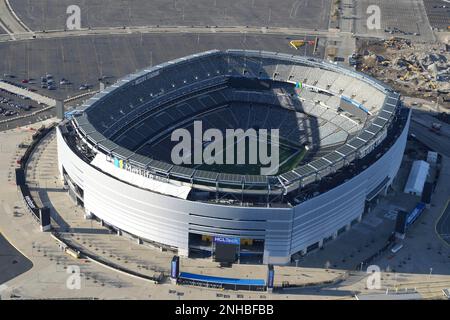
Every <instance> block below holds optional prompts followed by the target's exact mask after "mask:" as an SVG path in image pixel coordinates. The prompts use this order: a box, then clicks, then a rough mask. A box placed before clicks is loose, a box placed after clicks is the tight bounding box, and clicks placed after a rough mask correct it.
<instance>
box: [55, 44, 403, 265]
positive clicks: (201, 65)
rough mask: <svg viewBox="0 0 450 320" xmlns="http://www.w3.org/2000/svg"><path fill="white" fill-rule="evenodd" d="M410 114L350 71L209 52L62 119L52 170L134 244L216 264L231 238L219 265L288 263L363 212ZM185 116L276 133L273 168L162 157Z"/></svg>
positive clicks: (397, 158) (125, 82) (156, 69)
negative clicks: (224, 259) (226, 262)
mask: <svg viewBox="0 0 450 320" xmlns="http://www.w3.org/2000/svg"><path fill="white" fill-rule="evenodd" d="M409 121H410V113H409V111H408V110H407V109H405V108H403V107H402V103H401V100H400V96H399V94H398V93H396V92H394V91H393V90H392V89H390V88H389V87H388V86H386V85H385V84H383V83H380V82H379V81H377V80H375V79H372V78H370V77H368V76H366V75H363V74H361V73H358V72H356V71H354V70H351V69H347V68H345V67H342V66H339V65H335V64H332V63H328V62H325V61H322V60H319V59H315V58H308V57H300V56H293V55H289V54H282V53H273V52H264V51H251V50H226V51H218V50H212V51H207V52H203V53H199V54H194V55H191V56H187V57H184V58H180V59H176V60H173V61H169V62H166V63H163V64H160V65H157V66H153V67H149V68H147V69H144V70H142V71H139V72H137V73H135V74H131V75H129V76H127V77H125V78H122V79H121V80H119V81H118V82H117V83H115V84H113V85H111V86H109V87H106V88H104V89H102V90H101V91H100V93H98V94H97V95H95V96H94V97H92V98H91V99H89V100H87V101H86V102H85V103H84V104H83V106H82V107H81V108H79V109H78V110H77V111H76V112H72V113H71V114H70V115H67V119H66V120H64V121H63V122H62V123H61V124H60V125H59V126H58V128H57V142H58V163H59V172H60V175H61V179H62V180H63V181H64V185H65V187H66V189H67V190H68V193H69V195H70V197H71V198H72V199H73V200H74V201H76V202H77V203H78V204H79V205H80V206H82V207H84V210H85V216H86V218H96V219H98V220H100V221H101V222H102V223H104V224H105V225H107V226H110V227H111V228H113V229H115V230H117V231H118V232H120V233H126V234H128V235H130V236H132V237H135V238H136V239H138V241H139V242H140V243H142V242H145V243H150V244H152V245H154V246H157V247H160V248H162V249H164V250H173V251H174V252H177V254H179V255H181V256H189V257H213V258H215V259H216V260H218V261H220V259H219V257H217V254H216V252H215V251H216V248H217V247H218V246H220V245H221V244H229V245H230V246H231V252H232V259H231V261H230V262H234V261H235V260H239V261H241V262H245V261H248V262H262V263H264V264H287V263H289V262H291V261H292V260H295V259H296V258H297V257H299V256H301V255H305V254H307V252H308V251H311V250H314V249H316V248H319V247H322V246H323V245H324V243H326V242H327V241H330V240H332V239H334V238H336V237H337V236H338V235H339V234H340V233H342V232H344V231H345V230H347V229H349V228H350V227H351V225H352V224H354V223H357V222H358V221H361V219H362V217H363V215H364V214H365V213H367V212H368V211H370V208H371V207H372V206H373V204H374V203H375V202H376V201H377V197H378V196H379V195H382V194H385V193H386V192H387V191H388V188H389V187H390V185H391V184H392V182H393V179H394V178H395V176H396V174H397V171H398V169H399V167H400V164H401V160H402V156H403V152H404V149H405V145H406V140H407V135H408V127H409ZM196 122H201V123H202V126H203V128H202V129H203V130H208V129H218V130H219V131H221V132H225V131H226V130H227V129H230V128H231V129H237V128H240V129H243V130H247V132H257V131H258V130H261V129H263V130H267V131H269V130H272V129H279V141H278V142H277V143H276V147H278V148H279V161H278V167H277V170H276V171H274V172H272V173H269V174H265V175H263V174H261V172H262V171H261V168H262V167H264V164H262V163H259V162H258V163H253V164H236V165H230V164H228V163H227V164H212V165H211V164H208V165H206V164H203V165H198V164H175V163H173V161H172V157H171V152H172V150H173V148H174V146H175V145H176V143H175V141H173V139H172V137H171V134H172V133H173V131H174V130H176V129H179V128H183V129H185V130H186V131H187V132H191V133H192V135H193V136H195V131H196V129H195V123H196ZM248 130H250V131H248ZM251 130H254V131H251ZM268 140H270V142H271V143H273V141H274V140H273V139H272V137H270V139H268ZM200 143H202V142H200ZM194 144H195V141H194ZM205 146H206V144H203V147H205ZM270 147H273V145H272V146H270ZM269 149H270V148H269ZM227 152H229V150H228V151H227ZM245 158H248V154H246V155H245ZM228 259H229V257H228Z"/></svg>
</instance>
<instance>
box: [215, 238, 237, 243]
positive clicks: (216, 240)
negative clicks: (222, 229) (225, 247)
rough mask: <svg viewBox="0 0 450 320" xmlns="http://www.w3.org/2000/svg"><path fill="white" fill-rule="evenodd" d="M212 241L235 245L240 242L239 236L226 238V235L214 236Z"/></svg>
mask: <svg viewBox="0 0 450 320" xmlns="http://www.w3.org/2000/svg"><path fill="white" fill-rule="evenodd" d="M214 242H215V243H223V244H235V245H239V244H240V243H241V242H240V239H239V238H227V237H214Z"/></svg>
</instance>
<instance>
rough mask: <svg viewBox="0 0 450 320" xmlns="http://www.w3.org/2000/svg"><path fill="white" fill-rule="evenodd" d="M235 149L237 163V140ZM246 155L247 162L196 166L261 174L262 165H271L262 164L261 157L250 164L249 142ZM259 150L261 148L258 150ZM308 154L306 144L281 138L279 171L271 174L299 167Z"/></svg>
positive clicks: (235, 172)
mask: <svg viewBox="0 0 450 320" xmlns="http://www.w3.org/2000/svg"><path fill="white" fill-rule="evenodd" d="M233 147H234V148H235V150H234V158H235V161H234V163H237V142H236V143H235V144H234V146H233ZM271 147H272V145H271V144H270V145H268V150H269V152H270V150H271ZM245 150H246V155H245V164H232V165H230V164H211V165H207V164H202V165H197V166H194V167H195V168H196V169H200V170H207V171H214V172H223V173H231V174H242V175H246V174H249V175H260V174H261V168H262V167H269V166H270V165H262V164H261V163H260V162H259V158H258V161H257V163H256V164H249V162H250V161H249V155H248V150H249V148H248V143H247V144H246V148H245ZM226 152H227V149H225V150H224V154H223V155H222V156H223V159H224V162H225V159H226ZM258 152H259V150H258ZM306 154H307V150H306V148H305V147H304V146H298V145H294V144H293V143H291V142H289V141H286V140H282V139H281V138H280V142H279V166H278V171H273V172H271V173H270V175H279V174H282V173H284V172H287V171H290V170H292V169H293V168H295V167H297V166H298V165H299V164H300V163H301V161H302V160H303V159H304V158H305V156H306Z"/></svg>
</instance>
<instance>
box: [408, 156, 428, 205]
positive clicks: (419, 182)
mask: <svg viewBox="0 0 450 320" xmlns="http://www.w3.org/2000/svg"><path fill="white" fill-rule="evenodd" d="M429 170H430V164H429V163H428V162H426V161H423V160H417V161H414V162H413V165H412V168H411V172H410V173H409V177H408V181H407V182H406V186H405V190H404V192H405V193H409V194H414V195H416V196H421V195H422V191H423V187H424V185H425V182H426V181H427V176H428V171H429Z"/></svg>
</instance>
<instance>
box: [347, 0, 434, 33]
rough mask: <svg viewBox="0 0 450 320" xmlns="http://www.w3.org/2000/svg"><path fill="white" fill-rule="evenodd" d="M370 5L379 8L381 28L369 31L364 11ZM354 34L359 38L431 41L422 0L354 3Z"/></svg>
mask: <svg viewBox="0 0 450 320" xmlns="http://www.w3.org/2000/svg"><path fill="white" fill-rule="evenodd" d="M370 5H376V6H378V7H379V8H380V11H381V12H380V13H381V16H380V22H381V28H380V29H374V30H370V29H369V28H368V26H367V19H368V18H369V16H371V14H367V13H366V10H367V8H368V7H369V6H370ZM355 14H356V19H355V33H356V34H358V35H361V36H378V37H384V38H386V39H388V38H390V37H392V36H401V37H405V36H406V37H410V38H412V39H415V40H418V41H430V40H433V35H432V31H431V27H430V24H429V21H428V17H427V12H426V10H425V6H424V5H423V1H422V0H396V1H384V0H358V1H355Z"/></svg>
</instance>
